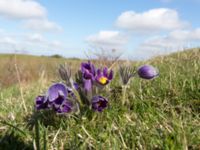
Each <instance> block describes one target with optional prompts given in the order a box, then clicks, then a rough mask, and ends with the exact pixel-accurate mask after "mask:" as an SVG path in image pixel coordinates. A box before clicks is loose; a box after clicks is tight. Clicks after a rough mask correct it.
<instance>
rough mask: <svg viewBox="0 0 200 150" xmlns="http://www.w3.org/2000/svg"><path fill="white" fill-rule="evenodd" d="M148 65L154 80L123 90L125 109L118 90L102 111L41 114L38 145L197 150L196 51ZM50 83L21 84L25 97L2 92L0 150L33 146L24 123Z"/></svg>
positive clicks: (199, 77)
mask: <svg viewBox="0 0 200 150" xmlns="http://www.w3.org/2000/svg"><path fill="white" fill-rule="evenodd" d="M36 59H38V61H39V60H40V61H42V60H41V59H39V58H36ZM141 63H142V64H143V63H144V62H141ZM146 63H150V64H153V65H154V66H156V67H157V68H158V69H159V71H160V76H159V77H158V78H156V79H155V80H152V81H145V80H141V79H138V78H135V79H133V80H132V81H131V83H130V89H129V90H128V92H127V97H128V103H129V104H128V105H125V106H122V105H121V94H120V90H119V91H117V90H116V89H115V93H114V92H111V94H110V95H109V97H110V106H109V108H108V109H107V110H105V111H104V112H103V113H94V112H91V111H90V110H85V111H84V112H83V113H82V114H81V115H76V116H71V117H69V118H64V117H55V116H53V115H51V116H48V114H43V120H41V122H40V124H39V130H40V133H39V134H40V136H41V138H40V139H41V140H40V142H41V146H44V143H47V147H48V149H51V148H53V147H54V148H56V149H87V148H91V149H92V148H94V149H103V148H104V149H108V148H112V149H125V148H127V149H141V150H143V149H170V150H171V149H174V150H179V149H186V148H189V149H200V142H199V141H200V118H199V113H200V84H199V81H200V74H199V73H200V50H199V49H196V50H191V51H186V52H181V53H178V54H172V55H170V56H166V57H165V56H164V57H157V58H155V59H152V60H149V61H148V62H146ZM137 65H138V64H137ZM117 80H118V78H117V77H116V79H115V80H114V81H113V82H112V85H111V87H116V86H118V85H119V83H118V82H117ZM50 83H51V82H50V81H49V80H48V79H47V78H45V77H43V76H41V77H40V79H39V80H38V81H37V82H34V83H32V84H27V85H23V86H21V90H22V92H23V94H21V93H20V88H19V86H18V85H15V86H12V87H10V88H7V89H3V90H1V91H0V119H1V120H5V121H6V122H7V123H5V122H4V123H2V124H0V149H1V148H2V147H3V149H14V147H15V148H16V147H17V148H18V149H22V148H21V147H26V148H27V149H31V148H32V145H33V143H34V141H33V139H34V137H35V136H36V134H35V132H34V130H33V129H31V126H29V128H28V127H27V124H28V122H29V123H30V124H31V123H34V117H33V116H32V110H33V104H34V98H35V96H36V95H38V93H42V92H43V91H45V90H46V89H47V87H48V86H49V84H50ZM23 99H24V100H25V105H26V107H27V110H28V112H27V113H26V112H25V110H24V107H23ZM31 116H32V117H31ZM30 118H31V119H30ZM44 120H45V121H44ZM42 121H44V122H42ZM8 123H9V124H12V125H14V126H15V127H17V128H19V129H21V130H22V131H20V130H18V129H16V128H13V127H11V125H8ZM30 124H29V125H30ZM44 135H46V136H44ZM44 139H46V141H47V142H44V141H45V140H44ZM42 148H43V147H42Z"/></svg>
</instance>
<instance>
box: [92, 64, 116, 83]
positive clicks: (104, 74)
mask: <svg viewBox="0 0 200 150" xmlns="http://www.w3.org/2000/svg"><path fill="white" fill-rule="evenodd" d="M112 78H113V71H112V70H111V71H110V72H108V68H107V67H105V68H104V69H103V71H102V70H101V69H98V70H97V76H96V78H95V80H96V82H97V83H98V84H99V85H102V86H104V85H107V84H108V83H109V82H110V81H111V80H112Z"/></svg>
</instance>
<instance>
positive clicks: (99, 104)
mask: <svg viewBox="0 0 200 150" xmlns="http://www.w3.org/2000/svg"><path fill="white" fill-rule="evenodd" d="M59 73H60V77H61V78H62V79H63V80H64V81H65V84H64V83H54V84H53V85H51V86H50V87H49V89H48V90H47V92H46V94H45V95H40V96H38V97H36V99H35V104H36V105H35V107H36V109H37V110H41V109H47V110H49V109H50V110H54V111H55V112H56V113H58V114H65V113H70V112H73V111H74V110H77V109H78V108H79V106H80V105H83V104H86V105H89V107H91V108H92V109H93V110H94V111H98V112H102V111H103V110H104V109H105V108H106V107H107V106H108V102H109V101H108V100H107V98H105V97H103V96H101V95H99V93H98V92H97V91H101V90H103V88H104V87H105V86H106V85H108V84H109V83H110V82H111V80H112V79H113V70H109V69H108V68H107V67H105V68H104V69H103V70H102V69H100V68H98V69H97V68H96V67H95V66H94V65H93V64H92V63H91V62H90V61H88V62H83V63H81V67H80V70H79V72H78V73H77V74H76V79H75V81H74V80H73V78H72V77H71V70H70V68H69V67H68V66H65V65H61V66H60V68H59ZM77 94H78V95H77ZM78 97H79V98H80V100H79V101H78ZM74 108H76V109H74Z"/></svg>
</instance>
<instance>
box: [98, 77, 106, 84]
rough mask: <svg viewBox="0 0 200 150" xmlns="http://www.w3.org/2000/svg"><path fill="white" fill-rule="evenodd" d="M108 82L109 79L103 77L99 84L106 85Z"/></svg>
mask: <svg viewBox="0 0 200 150" xmlns="http://www.w3.org/2000/svg"><path fill="white" fill-rule="evenodd" d="M107 81H108V79H107V78H106V77H101V78H99V82H100V83H101V84H106V83H107Z"/></svg>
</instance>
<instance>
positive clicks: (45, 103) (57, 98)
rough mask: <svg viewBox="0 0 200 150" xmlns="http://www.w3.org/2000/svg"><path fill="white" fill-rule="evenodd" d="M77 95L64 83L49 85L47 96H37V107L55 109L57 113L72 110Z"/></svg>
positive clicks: (38, 108)
mask: <svg viewBox="0 0 200 150" xmlns="http://www.w3.org/2000/svg"><path fill="white" fill-rule="evenodd" d="M75 99H76V97H75V95H74V93H73V92H72V90H71V89H70V88H69V87H67V86H65V85H64V84H62V83H55V84H53V85H52V86H50V87H49V89H48V91H47V94H46V95H45V96H38V97H37V98H36V109H37V110H40V109H46V108H49V109H53V110H55V111H56V112H57V113H68V112H71V111H72V107H73V101H75Z"/></svg>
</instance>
